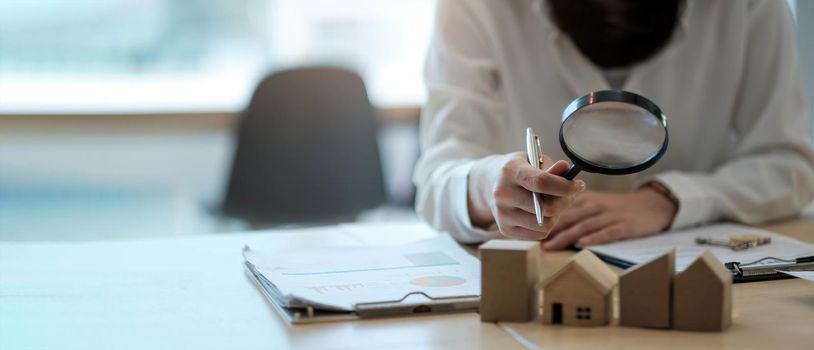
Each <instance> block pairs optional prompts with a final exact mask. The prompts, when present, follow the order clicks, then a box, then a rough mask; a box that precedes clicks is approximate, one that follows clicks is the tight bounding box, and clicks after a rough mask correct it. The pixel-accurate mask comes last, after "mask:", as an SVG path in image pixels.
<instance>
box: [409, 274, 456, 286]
mask: <svg viewBox="0 0 814 350" xmlns="http://www.w3.org/2000/svg"><path fill="white" fill-rule="evenodd" d="M464 283H466V279H464V278H461V277H458V276H424V277H418V278H414V279H412V280H410V284H413V285H416V286H422V287H454V286H459V285H462V284H464Z"/></svg>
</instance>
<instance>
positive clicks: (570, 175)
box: [562, 163, 582, 180]
mask: <svg viewBox="0 0 814 350" xmlns="http://www.w3.org/2000/svg"><path fill="white" fill-rule="evenodd" d="M580 171H582V168H580V167H579V165H577V163H572V164H571V167H570V168H568V171H566V172H565V174H562V177H564V178H566V179H568V180H573V179H574V178H575V177H577V174H579V172H580Z"/></svg>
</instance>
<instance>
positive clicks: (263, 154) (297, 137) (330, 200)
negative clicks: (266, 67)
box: [222, 68, 386, 227]
mask: <svg viewBox="0 0 814 350" xmlns="http://www.w3.org/2000/svg"><path fill="white" fill-rule="evenodd" d="M376 131H377V128H376V123H375V119H374V112H373V108H372V107H371V105H370V102H369V100H368V97H367V92H366V90H365V86H364V83H363V82H362V79H361V78H360V77H359V76H358V75H356V74H355V73H352V72H349V71H347V70H342V69H336V68H301V69H294V70H288V71H283V72H279V73H275V74H272V75H271V76H269V77H267V78H266V79H264V80H263V81H262V82H261V83H260V84H259V85H258V87H257V89H256V90H255V92H254V95H253V96H252V99H251V102H250V104H249V107H248V109H247V110H246V112H245V114H244V116H243V119H242V120H241V123H240V127H239V130H238V138H237V142H238V143H237V150H236V152H235V157H234V160H233V164H232V172H231V176H230V179H229V185H228V190H227V193H226V196H225V199H224V202H223V206H222V209H223V210H224V212H225V213H226V214H227V215H230V216H234V217H238V218H241V219H246V220H248V221H249V222H250V223H252V224H253V226H255V227H257V226H270V225H279V224H317V223H332V222H341V221H347V220H352V219H353V218H355V216H356V215H357V214H358V213H360V212H361V211H363V210H365V209H369V208H374V207H376V206H379V205H381V204H384V203H385V201H386V196H385V189H384V181H383V178H382V168H381V161H380V159H379V149H378V143H377V140H376Z"/></svg>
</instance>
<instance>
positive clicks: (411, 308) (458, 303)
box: [243, 261, 480, 325]
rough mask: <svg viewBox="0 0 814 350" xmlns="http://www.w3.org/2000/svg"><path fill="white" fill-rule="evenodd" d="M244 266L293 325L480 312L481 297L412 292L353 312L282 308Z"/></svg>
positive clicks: (270, 288) (256, 274) (255, 274)
mask: <svg viewBox="0 0 814 350" xmlns="http://www.w3.org/2000/svg"><path fill="white" fill-rule="evenodd" d="M243 266H244V267H245V270H246V274H247V277H248V278H249V279H250V280H252V281H253V282H254V284H255V286H256V287H257V288H258V289H259V290H260V291H261V292H262V294H263V295H264V296H265V297H266V300H268V301H269V303H270V304H271V305H272V307H273V308H274V310H276V312H277V313H278V314H279V315H280V317H282V318H283V320H285V321H286V322H287V323H288V324H290V325H298V324H311V323H322V322H339V321H354V320H360V319H367V318H378V317H395V316H406V315H428V314H439V313H453V312H470V311H478V308H479V306H480V297H479V296H473V297H455V298H435V299H433V298H431V297H429V296H428V295H426V294H424V293H423V292H412V293H408V294H407V295H405V296H404V297H403V298H401V299H400V300H392V301H385V302H377V303H362V304H358V305H356V307H355V310H354V311H349V312H346V311H330V310H322V309H319V308H317V307H314V306H306V307H297V308H289V307H285V306H283V305H282V304H281V303H280V301H279V300H277V298H275V296H274V287H273V286H272V284H271V283H270V282H269V281H268V280H267V279H266V278H265V277H264V276H263V275H262V274H261V273H259V272H258V271H257V270H256V269H255V268H254V266H253V265H252V264H251V263H249V262H248V261H245V262H244V263H243Z"/></svg>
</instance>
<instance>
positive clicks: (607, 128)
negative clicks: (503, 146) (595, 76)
mask: <svg viewBox="0 0 814 350" xmlns="http://www.w3.org/2000/svg"><path fill="white" fill-rule="evenodd" d="M560 146H562V150H563V151H564V152H565V155H566V156H568V158H569V159H571V162H572V165H571V168H570V169H568V171H567V172H566V173H565V174H564V175H563V177H564V178H566V179H569V180H571V179H573V178H574V177H575V176H577V174H578V173H579V172H580V171H587V172H589V173H599V174H606V175H626V174H632V173H636V172H640V171H642V170H645V169H647V168H649V167H651V166H653V164H656V162H658V160H659V159H660V158H661V156H662V155H664V152H665V151H666V150H667V117H666V116H665V115H664V113H662V111H661V109H659V107H658V106H656V104H655V103H653V102H651V101H650V100H648V99H646V98H644V97H642V96H639V95H637V94H634V93H632V92H627V91H619V90H604V91H595V92H591V93H589V94H587V95H585V96H582V97H580V98H577V99H576V100H574V101H572V102H571V103H570V104H569V105H568V106H567V107H565V110H564V111H563V113H562V125H561V126H560Z"/></svg>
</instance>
